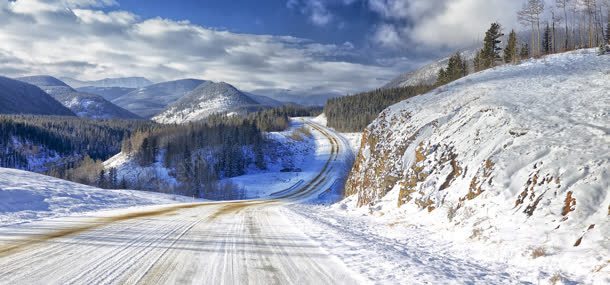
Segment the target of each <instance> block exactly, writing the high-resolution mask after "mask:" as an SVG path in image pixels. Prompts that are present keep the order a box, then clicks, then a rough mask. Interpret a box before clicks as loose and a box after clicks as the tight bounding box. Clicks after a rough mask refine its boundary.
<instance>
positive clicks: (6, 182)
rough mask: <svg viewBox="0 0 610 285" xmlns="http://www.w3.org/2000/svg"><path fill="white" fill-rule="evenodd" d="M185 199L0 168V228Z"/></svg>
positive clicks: (185, 199)
mask: <svg viewBox="0 0 610 285" xmlns="http://www.w3.org/2000/svg"><path fill="white" fill-rule="evenodd" d="M187 201H192V199H190V198H187V197H180V196H172V195H165V194H159V193H149V192H142V191H134V190H106V189H99V188H95V187H90V186H86V185H82V184H77V183H73V182H69V181H65V180H61V179H57V178H53V177H50V176H44V175H40V174H36V173H32V172H27V171H22V170H15V169H8V168H0V226H5V225H7V224H16V223H22V222H27V221H32V220H38V219H41V218H48V217H58V216H66V215H71V214H76V213H82V212H90V211H99V210H104V209H111V208H125V207H132V206H139V205H150V204H170V203H177V202H187Z"/></svg>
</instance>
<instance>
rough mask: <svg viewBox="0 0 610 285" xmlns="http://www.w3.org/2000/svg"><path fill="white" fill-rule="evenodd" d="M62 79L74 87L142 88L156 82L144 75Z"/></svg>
mask: <svg viewBox="0 0 610 285" xmlns="http://www.w3.org/2000/svg"><path fill="white" fill-rule="evenodd" d="M61 80H63V81H64V82H66V83H67V84H68V85H70V86H72V87H74V88H80V87H87V86H90V87H124V88H142V87H146V86H148V85H152V84H154V83H153V82H152V81H150V80H148V79H146V78H144V77H118V78H104V79H101V80H94V81H82V80H78V79H74V78H70V77H62V78H61Z"/></svg>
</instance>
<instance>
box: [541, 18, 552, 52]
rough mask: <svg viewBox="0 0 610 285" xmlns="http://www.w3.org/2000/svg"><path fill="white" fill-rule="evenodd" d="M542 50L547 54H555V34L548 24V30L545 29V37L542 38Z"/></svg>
mask: <svg viewBox="0 0 610 285" xmlns="http://www.w3.org/2000/svg"><path fill="white" fill-rule="evenodd" d="M542 50H543V51H544V53H545V54H550V53H552V52H553V34H552V31H551V27H550V26H549V24H546V28H545V29H544V35H543V37H542Z"/></svg>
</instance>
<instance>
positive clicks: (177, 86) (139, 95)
mask: <svg viewBox="0 0 610 285" xmlns="http://www.w3.org/2000/svg"><path fill="white" fill-rule="evenodd" d="M204 82H206V81H205V80H199V79H181V80H175V81H168V82H161V83H157V84H153V85H150V86H146V87H142V88H139V89H136V90H134V91H131V92H129V93H127V94H125V95H122V96H120V97H118V98H116V99H114V100H112V103H114V104H116V105H118V106H120V107H122V108H125V109H127V110H129V111H131V112H133V113H134V114H137V115H139V116H141V117H143V118H151V117H153V116H155V115H157V114H159V113H160V112H161V111H163V110H164V109H165V108H167V106H169V105H171V104H173V103H175V102H176V101H178V99H180V98H181V97H182V96H184V95H185V94H186V93H188V92H189V91H192V90H193V89H195V88H197V86H199V85H200V84H202V83H204Z"/></svg>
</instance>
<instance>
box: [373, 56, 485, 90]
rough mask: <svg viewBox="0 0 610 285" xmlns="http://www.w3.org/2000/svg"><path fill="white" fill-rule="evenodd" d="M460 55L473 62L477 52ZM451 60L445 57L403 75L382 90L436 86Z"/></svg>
mask: <svg viewBox="0 0 610 285" xmlns="http://www.w3.org/2000/svg"><path fill="white" fill-rule="evenodd" d="M460 54H461V55H462V57H463V58H464V59H466V60H467V61H468V62H472V60H473V59H474V57H475V54H476V50H466V51H464V52H461V53H460ZM449 58H450V57H445V58H442V59H440V60H437V61H434V62H432V63H430V64H427V65H425V66H423V67H420V68H418V69H416V70H414V71H410V72H407V73H403V74H401V75H399V76H397V77H396V78H394V79H392V80H391V81H390V82H388V83H387V84H386V85H384V86H383V87H382V88H383V89H390V88H400V87H407V86H416V85H431V84H434V83H435V82H436V79H437V77H438V72H439V71H440V70H441V68H445V67H447V64H448V63H449Z"/></svg>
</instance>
